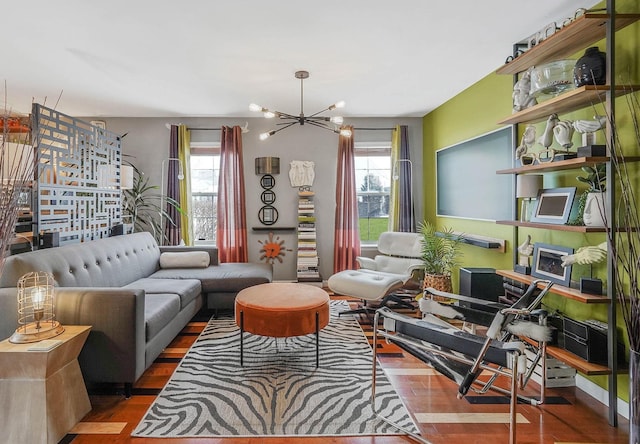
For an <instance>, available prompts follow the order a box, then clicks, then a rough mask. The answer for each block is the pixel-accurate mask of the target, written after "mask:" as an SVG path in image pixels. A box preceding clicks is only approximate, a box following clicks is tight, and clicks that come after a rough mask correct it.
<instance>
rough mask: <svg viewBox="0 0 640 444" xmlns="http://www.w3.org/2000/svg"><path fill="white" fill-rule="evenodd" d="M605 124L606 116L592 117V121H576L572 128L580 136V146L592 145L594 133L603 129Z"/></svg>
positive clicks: (594, 140) (594, 137)
mask: <svg viewBox="0 0 640 444" xmlns="http://www.w3.org/2000/svg"><path fill="white" fill-rule="evenodd" d="M606 124H607V117H606V116H594V117H593V120H576V121H575V122H573V128H574V129H575V130H576V131H577V132H579V133H580V134H582V145H583V146H587V145H593V144H595V143H596V135H595V132H596V131H598V130H601V129H602V128H604V127H605V126H606Z"/></svg>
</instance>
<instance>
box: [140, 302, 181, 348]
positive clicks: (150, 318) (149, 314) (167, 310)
mask: <svg viewBox="0 0 640 444" xmlns="http://www.w3.org/2000/svg"><path fill="white" fill-rule="evenodd" d="M179 312H180V297H179V296H178V295H177V294H147V295H145V298H144V320H145V333H146V341H147V342H149V340H150V339H151V338H153V337H154V336H155V335H157V334H158V333H159V332H160V331H161V330H162V329H163V328H164V327H166V326H167V325H168V324H170V323H171V321H172V320H173V318H175V317H176V316H177V315H178V313H179Z"/></svg>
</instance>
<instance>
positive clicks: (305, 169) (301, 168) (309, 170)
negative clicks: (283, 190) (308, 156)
mask: <svg viewBox="0 0 640 444" xmlns="http://www.w3.org/2000/svg"><path fill="white" fill-rule="evenodd" d="M289 165H290V167H291V168H290V169H289V180H290V181H291V186H292V187H298V188H299V187H305V186H306V187H310V186H312V185H313V179H315V175H316V173H315V171H314V167H315V163H314V162H313V161H311V160H292V161H291V163H290V164H289Z"/></svg>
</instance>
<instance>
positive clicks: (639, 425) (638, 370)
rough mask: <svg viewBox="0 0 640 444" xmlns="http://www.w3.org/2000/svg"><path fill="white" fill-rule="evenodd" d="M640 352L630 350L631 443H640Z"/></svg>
mask: <svg viewBox="0 0 640 444" xmlns="http://www.w3.org/2000/svg"><path fill="white" fill-rule="evenodd" d="M638 381H640V353H639V352H637V351H633V350H631V351H630V352H629V444H640V384H638Z"/></svg>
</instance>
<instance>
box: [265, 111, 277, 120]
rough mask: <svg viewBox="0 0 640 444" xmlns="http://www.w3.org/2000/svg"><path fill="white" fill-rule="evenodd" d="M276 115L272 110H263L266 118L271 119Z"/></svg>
mask: <svg viewBox="0 0 640 444" xmlns="http://www.w3.org/2000/svg"><path fill="white" fill-rule="evenodd" d="M275 116H276V113H274V112H273V111H265V113H264V117H265V118H266V119H273V118H274V117H275Z"/></svg>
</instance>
